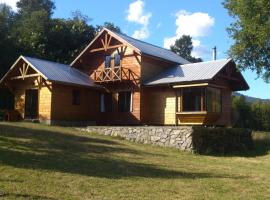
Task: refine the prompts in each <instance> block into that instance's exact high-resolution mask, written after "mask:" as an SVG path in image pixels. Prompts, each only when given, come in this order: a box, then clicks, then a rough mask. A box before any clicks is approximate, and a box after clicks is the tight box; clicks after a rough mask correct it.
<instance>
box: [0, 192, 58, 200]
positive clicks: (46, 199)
mask: <svg viewBox="0 0 270 200" xmlns="http://www.w3.org/2000/svg"><path fill="white" fill-rule="evenodd" d="M1 198H5V199H6V198H16V199H18V198H20V199H21V198H23V199H33V200H35V199H39V200H56V199H54V198H50V197H46V196H39V195H29V194H16V193H3V194H0V199H1Z"/></svg>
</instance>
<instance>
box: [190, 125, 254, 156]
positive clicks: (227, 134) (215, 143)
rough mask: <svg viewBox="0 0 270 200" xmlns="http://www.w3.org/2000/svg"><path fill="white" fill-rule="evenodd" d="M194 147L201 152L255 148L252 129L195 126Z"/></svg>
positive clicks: (225, 152)
mask: <svg viewBox="0 0 270 200" xmlns="http://www.w3.org/2000/svg"><path fill="white" fill-rule="evenodd" d="M193 129H194V131H193V148H194V151H195V152H197V153H200V154H211V153H217V154H229V153H235V152H248V151H250V150H252V149H253V148H254V144H253V140H252V131H251V130H249V129H241V128H204V127H194V128H193Z"/></svg>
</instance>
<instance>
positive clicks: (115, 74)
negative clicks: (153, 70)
mask: <svg viewBox="0 0 270 200" xmlns="http://www.w3.org/2000/svg"><path fill="white" fill-rule="evenodd" d="M93 78H94V81H95V82H97V83H104V82H115V81H123V80H133V81H137V80H139V77H138V76H137V75H136V74H135V73H134V72H132V71H131V70H130V69H127V68H124V67H121V66H120V67H110V68H104V69H102V70H95V71H94V73H93Z"/></svg>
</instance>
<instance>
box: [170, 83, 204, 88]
mask: <svg viewBox="0 0 270 200" xmlns="http://www.w3.org/2000/svg"><path fill="white" fill-rule="evenodd" d="M208 85H209V83H194V84H189V85H174V86H173V88H187V87H203V86H208Z"/></svg>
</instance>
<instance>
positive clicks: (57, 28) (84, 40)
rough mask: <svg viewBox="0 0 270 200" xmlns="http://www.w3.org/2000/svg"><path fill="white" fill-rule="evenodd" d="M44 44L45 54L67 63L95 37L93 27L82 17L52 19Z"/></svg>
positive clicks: (52, 58)
mask: <svg viewBox="0 0 270 200" xmlns="http://www.w3.org/2000/svg"><path fill="white" fill-rule="evenodd" d="M50 27H51V28H50V30H49V32H48V42H47V44H46V56H47V58H49V59H51V60H55V61H58V62H62V63H66V64H69V63H70V62H71V61H72V60H74V59H75V57H76V56H77V55H78V54H79V53H80V52H81V51H82V50H83V49H84V48H85V47H86V46H87V44H89V42H90V41H91V40H92V39H93V38H94V37H95V28H94V27H93V26H91V25H88V24H87V19H86V18H84V17H79V16H74V18H73V19H68V20H65V19H52V20H51V23H50Z"/></svg>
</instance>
